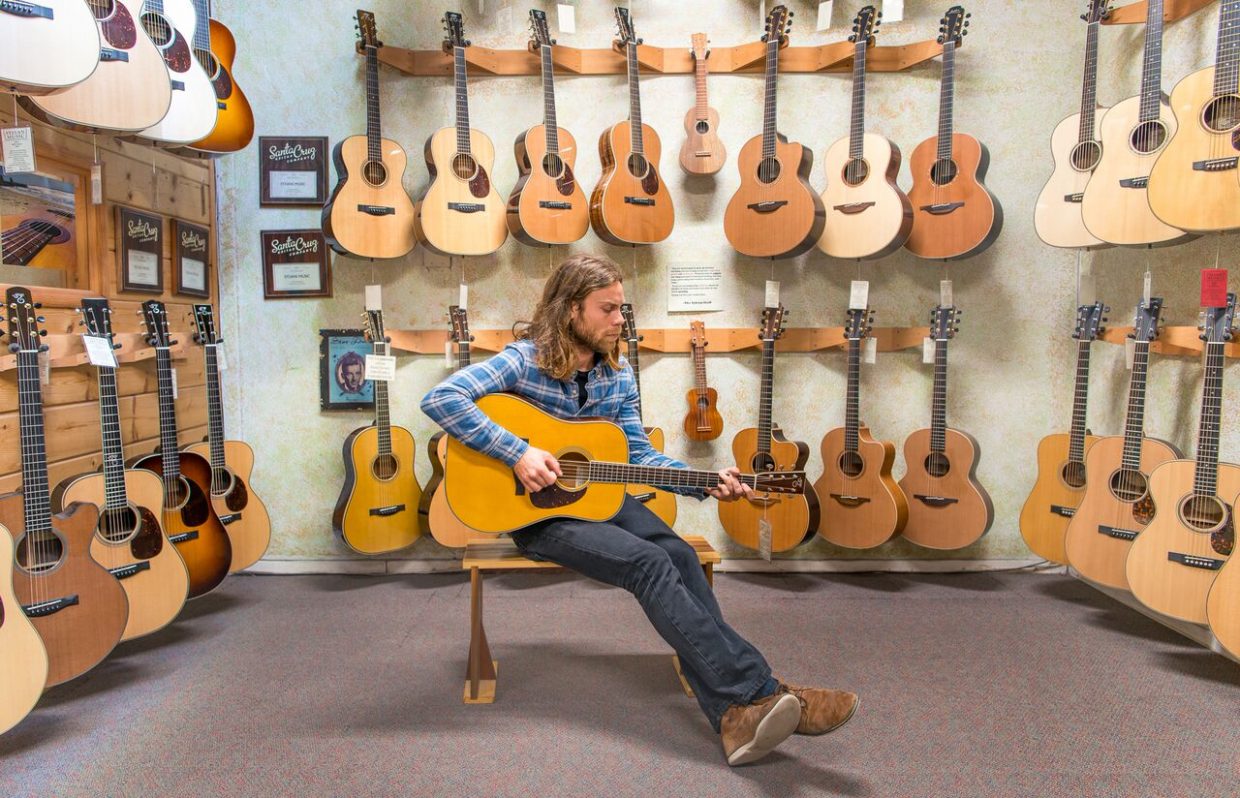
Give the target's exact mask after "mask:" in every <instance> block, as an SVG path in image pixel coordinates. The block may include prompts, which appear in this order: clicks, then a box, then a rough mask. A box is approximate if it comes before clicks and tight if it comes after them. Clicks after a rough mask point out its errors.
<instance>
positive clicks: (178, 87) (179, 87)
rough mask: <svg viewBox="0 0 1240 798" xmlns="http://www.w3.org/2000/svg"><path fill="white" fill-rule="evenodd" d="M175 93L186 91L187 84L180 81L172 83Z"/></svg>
mask: <svg viewBox="0 0 1240 798" xmlns="http://www.w3.org/2000/svg"><path fill="white" fill-rule="evenodd" d="M171 83H172V90H173V91H185V84H184V83H182V82H181V81H179V80H174V81H171Z"/></svg>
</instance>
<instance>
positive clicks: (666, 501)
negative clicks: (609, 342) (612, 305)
mask: <svg viewBox="0 0 1240 798" xmlns="http://www.w3.org/2000/svg"><path fill="white" fill-rule="evenodd" d="M620 315H621V317H622V318H623V319H624V326H623V328H622V331H621V333H620V337H621V338H623V339H624V342H625V345H626V347H627V348H628V353H627V354H628V361H629V368H631V369H633V381H634V382H636V383H637V414H638V415H639V416H640V415H641V412H642V379H641V365H640V364H639V362H638V354H637V352H638V349H639V346H638V345H639V344H640V343H641V340H642V337H641V336H640V335H638V334H637V317H636V315H635V314H634V313H633V306H632V305H631V304H629V303H628V302H625V303H624V304H622V305H621V306H620ZM642 429H644V430H645V431H646V436H647V437H648V438H650V445H651V446H653V447H654V450H655V451H656V452H661V451H663V447H664V446H665V442H664V440H663V429H662V428H661V427H643V428H642ZM626 490H627V491H628V493H629V495H630V496H632V497H633V498H634V499H637V500H638V501H639V502H641V503H642V504H644V505H646V509H648V510H649V511H650V512H652V513H654V514H655V515H657V516H659V518H660V519H662V520H663V523H665V524H667V525H668V526H675V524H676V494H675V493H672V492H671V491H666V490H659V489H657V488H655V487H653V486H651V485H640V484H638V485H629V486H628V487H627V488H626Z"/></svg>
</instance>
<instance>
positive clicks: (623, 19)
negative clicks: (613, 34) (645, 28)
mask: <svg viewBox="0 0 1240 798" xmlns="http://www.w3.org/2000/svg"><path fill="white" fill-rule="evenodd" d="M616 30H617V32H618V33H619V36H620V44H621V45H622V46H627V45H630V44H632V45H638V44H641V43H642V40H641V39H639V38H637V31H636V30H634V28H633V19H632V17H630V16H629V10H628V9H627V8H624V7H623V6H616Z"/></svg>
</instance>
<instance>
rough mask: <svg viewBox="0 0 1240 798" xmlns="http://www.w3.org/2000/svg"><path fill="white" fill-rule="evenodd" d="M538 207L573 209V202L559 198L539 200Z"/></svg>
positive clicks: (561, 209) (559, 209) (558, 209)
mask: <svg viewBox="0 0 1240 798" xmlns="http://www.w3.org/2000/svg"><path fill="white" fill-rule="evenodd" d="M538 207H540V208H550V209H551V210H553V211H571V210H572V209H573V203H571V202H560V201H558V200H539V201H538Z"/></svg>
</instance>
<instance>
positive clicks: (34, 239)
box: [0, 219, 61, 266]
mask: <svg viewBox="0 0 1240 798" xmlns="http://www.w3.org/2000/svg"><path fill="white" fill-rule="evenodd" d="M60 233H61V229H60V228H59V227H57V226H56V225H55V224H53V223H52V222H49V221H45V220H42V219H32V220H27V221H26V222H23V223H22V224H20V225H18V226H17V227H14V228H13V229H11V230H5V231H4V232H3V233H2V234H0V249H3V250H4V262H5V264H7V265H10V266H25V265H27V264H29V263H30V261H32V260H34V257H35V255H38V254H39V253H40V252H42V251H43V248H44V247H45V246H47V245H48V242H50V241H51V240H52V239H53V238H56V237H57V236H58V235H60Z"/></svg>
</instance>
